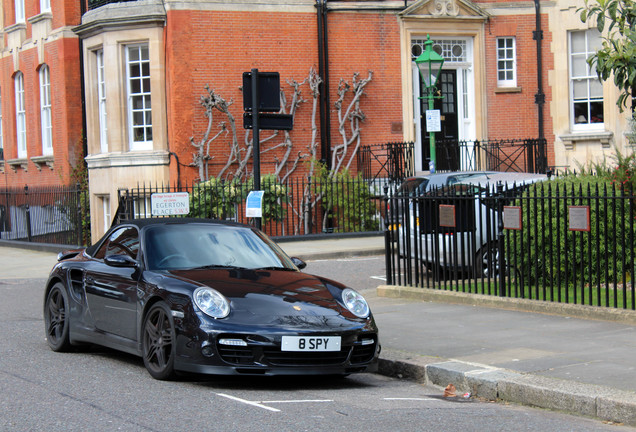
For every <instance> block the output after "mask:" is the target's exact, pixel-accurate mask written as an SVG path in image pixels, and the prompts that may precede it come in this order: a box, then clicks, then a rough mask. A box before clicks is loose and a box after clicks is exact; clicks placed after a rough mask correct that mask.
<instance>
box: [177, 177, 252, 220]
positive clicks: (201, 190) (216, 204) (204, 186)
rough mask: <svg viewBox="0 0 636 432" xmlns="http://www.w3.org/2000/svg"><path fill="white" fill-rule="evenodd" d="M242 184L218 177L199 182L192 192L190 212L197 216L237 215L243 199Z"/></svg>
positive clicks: (228, 216) (211, 217)
mask: <svg viewBox="0 0 636 432" xmlns="http://www.w3.org/2000/svg"><path fill="white" fill-rule="evenodd" d="M242 196H243V194H242V185H241V183H239V182H238V181H235V180H232V181H224V180H220V179H217V178H214V177H213V178H211V179H210V180H207V181H204V182H200V183H197V184H196V185H194V186H193V187H192V193H191V194H190V213H189V215H188V216H190V217H195V218H210V219H228V218H233V217H234V216H236V206H237V205H238V204H240V203H241V201H242Z"/></svg>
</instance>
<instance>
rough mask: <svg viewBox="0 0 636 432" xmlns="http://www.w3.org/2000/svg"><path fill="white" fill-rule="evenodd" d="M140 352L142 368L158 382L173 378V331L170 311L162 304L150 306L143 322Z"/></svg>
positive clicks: (174, 337) (174, 336)
mask: <svg viewBox="0 0 636 432" xmlns="http://www.w3.org/2000/svg"><path fill="white" fill-rule="evenodd" d="M141 338H142V350H143V359H144V366H146V369H147V370H148V372H149V373H150V375H152V377H153V378H155V379H158V380H170V379H173V378H174V377H175V372H174V358H175V351H176V350H175V342H176V341H175V339H176V335H175V331H174V322H173V320H172V314H171V313H170V309H169V308H168V306H167V305H166V304H165V303H164V302H158V303H155V304H154V305H152V306H151V308H150V310H149V311H148V313H147V314H146V317H145V318H144V321H143V328H142V335H141Z"/></svg>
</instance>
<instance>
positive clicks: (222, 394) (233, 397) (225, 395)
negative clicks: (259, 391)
mask: <svg viewBox="0 0 636 432" xmlns="http://www.w3.org/2000/svg"><path fill="white" fill-rule="evenodd" d="M217 395H218V396H223V397H224V398H228V399H231V400H234V401H237V402H241V403H244V404H246V405H252V406H255V407H258V408H263V409H266V410H268V411H273V412H280V410H279V409H276V408H272V407H268V406H265V405H262V404H260V403H258V402H252V401H248V400H245V399H241V398H237V397H236V396H230V395H227V394H225V393H217Z"/></svg>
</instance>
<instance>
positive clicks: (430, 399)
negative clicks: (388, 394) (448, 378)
mask: <svg viewBox="0 0 636 432" xmlns="http://www.w3.org/2000/svg"><path fill="white" fill-rule="evenodd" d="M384 400H387V401H390V400H394V401H434V400H437V399H432V398H384Z"/></svg>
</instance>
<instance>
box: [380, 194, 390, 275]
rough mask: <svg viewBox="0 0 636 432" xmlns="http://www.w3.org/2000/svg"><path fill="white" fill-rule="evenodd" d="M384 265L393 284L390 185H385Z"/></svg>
mask: <svg viewBox="0 0 636 432" xmlns="http://www.w3.org/2000/svg"><path fill="white" fill-rule="evenodd" d="M382 199H383V201H384V221H385V223H384V267H385V269H386V283H387V285H393V269H392V267H391V259H392V256H391V255H392V253H393V251H392V250H391V225H390V224H391V222H390V221H391V219H389V186H387V185H384V197H383V198H382Z"/></svg>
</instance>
